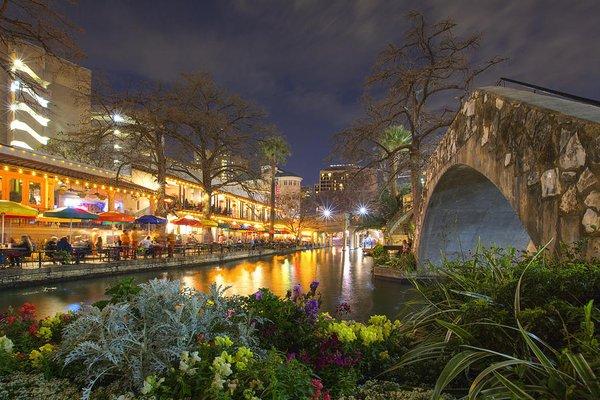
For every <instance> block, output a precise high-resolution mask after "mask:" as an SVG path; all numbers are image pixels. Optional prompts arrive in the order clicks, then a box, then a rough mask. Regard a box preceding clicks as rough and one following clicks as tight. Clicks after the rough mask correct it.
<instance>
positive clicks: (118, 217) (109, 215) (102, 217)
mask: <svg viewBox="0 0 600 400" xmlns="http://www.w3.org/2000/svg"><path fill="white" fill-rule="evenodd" d="M96 221H98V222H133V221H135V217H134V216H132V215H129V214H123V213H120V212H116V211H107V212H103V213H100V214H98V219H97V220H96Z"/></svg>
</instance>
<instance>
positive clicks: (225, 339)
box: [215, 336, 233, 347]
mask: <svg viewBox="0 0 600 400" xmlns="http://www.w3.org/2000/svg"><path fill="white" fill-rule="evenodd" d="M215 344H216V345H217V346H221V347H231V346H232V345H233V341H232V340H231V339H230V338H229V336H217V337H216V338H215Z"/></svg>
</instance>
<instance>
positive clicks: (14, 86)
mask: <svg viewBox="0 0 600 400" xmlns="http://www.w3.org/2000/svg"><path fill="white" fill-rule="evenodd" d="M17 90H21V91H23V92H24V93H27V94H28V95H30V96H31V97H33V98H34V99H35V101H37V102H38V104H39V105H40V106H42V107H44V108H46V107H48V100H46V99H44V98H43V97H42V96H40V95H38V94H37V93H36V92H34V91H33V90H31V88H28V87H24V86H23V85H21V82H19V81H13V82H12V83H11V84H10V91H11V92H16V91H17Z"/></svg>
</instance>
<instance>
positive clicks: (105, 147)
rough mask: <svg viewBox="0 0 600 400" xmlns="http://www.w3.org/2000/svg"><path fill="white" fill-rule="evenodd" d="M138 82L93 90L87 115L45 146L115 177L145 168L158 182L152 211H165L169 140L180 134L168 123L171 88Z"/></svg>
mask: <svg viewBox="0 0 600 400" xmlns="http://www.w3.org/2000/svg"><path fill="white" fill-rule="evenodd" d="M141 86H143V87H144V89H138V90H131V91H124V92H118V93H116V92H110V91H108V90H105V91H103V92H102V94H96V96H95V97H94V102H95V106H94V109H93V110H92V111H91V117H90V118H88V119H87V120H86V121H82V123H81V125H80V126H79V127H78V129H77V130H75V131H71V132H65V133H62V134H60V135H58V136H57V137H56V138H53V139H52V140H51V141H50V142H49V144H48V148H47V151H49V152H52V153H54V154H58V155H61V156H64V157H66V158H69V159H74V160H78V161H82V162H86V163H91V164H93V165H97V166H100V167H104V168H109V169H114V170H115V171H116V172H117V179H119V175H120V174H121V172H122V171H123V170H124V169H125V168H128V167H140V168H142V169H145V170H148V171H149V172H151V173H152V174H153V175H154V176H155V180H156V183H157V186H158V190H157V192H158V194H157V206H156V213H157V214H158V215H164V214H165V213H166V208H165V187H166V181H167V175H168V173H169V172H171V171H172V165H173V161H172V160H171V159H170V157H169V154H168V145H169V144H170V143H174V142H177V141H179V140H183V137H182V136H180V135H177V134H176V131H175V130H173V129H171V128H170V123H171V120H170V119H169V118H168V117H169V113H168V106H169V104H170V103H169V101H170V99H171V96H170V92H169V91H167V90H166V89H165V88H164V87H162V86H161V85H156V84H150V83H148V84H145V85H141Z"/></svg>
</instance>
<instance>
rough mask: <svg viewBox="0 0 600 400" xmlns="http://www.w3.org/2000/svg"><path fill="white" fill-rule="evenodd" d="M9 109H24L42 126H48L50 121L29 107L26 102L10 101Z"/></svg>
mask: <svg viewBox="0 0 600 400" xmlns="http://www.w3.org/2000/svg"><path fill="white" fill-rule="evenodd" d="M10 110H11V111H19V110H20V111H25V112H26V113H27V114H29V115H30V116H31V117H32V118H33V119H35V120H36V121H37V122H38V123H39V124H40V125H43V126H48V122H50V119H49V118H46V117H44V116H42V115H39V114H38V113H36V112H35V111H34V110H33V109H32V108H31V107H29V106H28V105H27V104H25V103H22V102H21V103H12V104H11V105H10Z"/></svg>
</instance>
